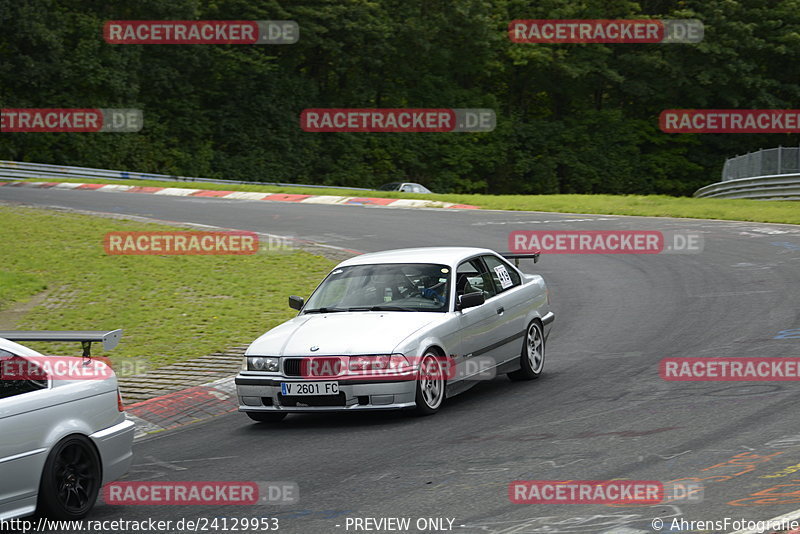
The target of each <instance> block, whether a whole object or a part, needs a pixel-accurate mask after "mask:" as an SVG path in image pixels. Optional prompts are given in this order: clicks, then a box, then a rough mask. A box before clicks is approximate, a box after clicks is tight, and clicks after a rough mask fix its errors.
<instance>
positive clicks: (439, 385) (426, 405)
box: [414, 350, 447, 416]
mask: <svg viewBox="0 0 800 534" xmlns="http://www.w3.org/2000/svg"><path fill="white" fill-rule="evenodd" d="M446 386H447V380H446V379H445V376H444V370H443V369H442V362H441V356H439V354H437V353H436V352H434V351H431V350H429V351H427V352H426V353H425V356H423V357H422V360H421V361H420V370H419V375H418V376H417V384H416V390H417V394H416V396H415V398H414V400H415V401H416V403H417V406H416V408H415V409H414V411H415V413H416V414H417V415H423V416H424V415H433V414H435V413H436V412H438V411H439V409H440V408H441V407H442V404H444V399H445V387H446Z"/></svg>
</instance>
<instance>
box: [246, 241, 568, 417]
mask: <svg viewBox="0 0 800 534" xmlns="http://www.w3.org/2000/svg"><path fill="white" fill-rule="evenodd" d="M538 256H539V255H538V253H536V254H519V255H511V254H508V255H505V256H504V255H501V254H498V253H496V252H493V251H491V250H488V249H480V248H462V247H431V248H416V249H402V250H390V251H385V252H377V253H372V254H364V255H361V256H357V257H355V258H351V259H349V260H346V261H344V262H342V263H340V264H339V265H338V266H337V267H336V268H334V269H333V271H331V273H330V274H329V275H328V276H327V277H326V278H325V279H324V280H323V281H322V283H321V284H320V285H319V287H317V289H316V290H315V291H314V293H313V294H312V295H311V297H310V298H309V299H308V302H304V300H303V299H302V298H300V297H297V296H291V297H289V305H290V306H291V307H292V308H294V309H297V310H299V312H300V313H299V314H298V315H297V316H296V317H295V318H293V319H291V320H289V321H287V322H285V323H283V324H281V325H279V326H277V327H276V328H273V329H272V330H270V331H269V332H267V333H266V334H264V335H262V336H261V337H259V338H258V339H257V340H255V341H254V342H253V343H252V344H251V345H250V346H249V347H248V349H247V350H246V352H245V357H244V361H243V364H242V370H241V371H240V372H239V375H238V376H237V377H236V380H235V383H236V388H237V395H238V399H239V411H241V412H244V413H246V414H247V415H248V416H249V417H250V418H251V419H253V420H255V421H259V422H275V421H280V420H282V419H283V418H284V417H285V416H286V415H287V414H289V413H297V412H330V411H359V410H392V409H414V410H416V411H417V413H419V414H421V415H429V414H433V413H435V412H437V411H438V410H439V408H440V407H441V405H442V403H443V402H444V400H445V399H446V398H448V397H452V396H453V395H456V394H458V393H461V392H463V391H466V390H467V389H469V388H470V387H472V386H473V385H475V384H476V383H478V381H480V380H483V379H486V377H487V376H489V377H493V376H496V375H497V374H507V375H508V377H509V378H511V379H512V380H531V379H535V378H538V377H539V376H540V375H541V373H542V371H543V369H544V358H545V341H546V339H547V337H548V335H549V332H550V328H551V324H552V322H553V320H554V319H555V315H554V314H553V312H552V311H551V309H550V298H549V294H548V291H547V287H546V285H545V282H544V279H543V278H542V277H541V276H540V275H538V274H525V273H523V272H521V271H520V270H519V269H518V268H517V266H516V265H515V264H512V263H510V262H509V261H508V260H509V259H514V260H516V261H515V263H517V262H518V260H519V259H521V258H530V259H533V260H534V261H536V260H537V259H538Z"/></svg>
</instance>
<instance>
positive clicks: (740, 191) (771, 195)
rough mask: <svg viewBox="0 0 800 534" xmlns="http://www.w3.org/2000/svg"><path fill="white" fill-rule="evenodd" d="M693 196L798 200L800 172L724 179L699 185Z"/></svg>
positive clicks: (799, 196) (799, 197)
mask: <svg viewBox="0 0 800 534" xmlns="http://www.w3.org/2000/svg"><path fill="white" fill-rule="evenodd" d="M694 196H695V198H750V199H755V200H800V173H795V174H774V175H771V176H754V177H751V178H738V179H733V180H725V181H722V182H717V183H715V184H711V185H707V186H705V187H701V188H700V189H698V190H697V191H695V193H694Z"/></svg>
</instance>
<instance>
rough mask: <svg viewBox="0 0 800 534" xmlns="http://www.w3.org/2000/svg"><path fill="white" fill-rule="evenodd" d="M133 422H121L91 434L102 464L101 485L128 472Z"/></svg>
mask: <svg viewBox="0 0 800 534" xmlns="http://www.w3.org/2000/svg"><path fill="white" fill-rule="evenodd" d="M135 429H136V425H135V424H134V423H133V421H128V420H125V421H122V422H120V423H117V424H116V425H114V426H111V427H108V428H106V429H104V430H100V431H99V432H95V433H94V434H91V435H90V436H89V438H90V439H91V440H92V441H93V442H94V444H95V446H96V447H97V450H98V452H99V453H100V459H101V462H102V463H103V484H108V483H109V482H113V481H114V480H117V479H118V478H120V477H121V476H122V475H124V474H125V473H127V472H128V470H129V469H130V468H131V462H132V461H133V435H134V431H135Z"/></svg>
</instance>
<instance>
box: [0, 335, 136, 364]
mask: <svg viewBox="0 0 800 534" xmlns="http://www.w3.org/2000/svg"><path fill="white" fill-rule="evenodd" d="M0 337H2V338H5V339H7V340H9V341H78V342H80V344H81V347H82V348H83V357H84V358H91V357H92V354H91V350H92V343H93V342H102V343H103V350H111V349H113V348H114V347H116V346H117V344H118V343H119V340H120V338H121V337H122V330H121V329H117V330H109V331H105V330H0Z"/></svg>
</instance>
